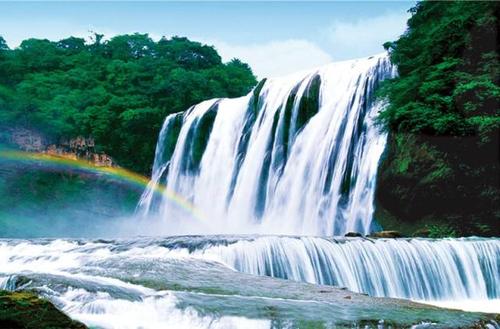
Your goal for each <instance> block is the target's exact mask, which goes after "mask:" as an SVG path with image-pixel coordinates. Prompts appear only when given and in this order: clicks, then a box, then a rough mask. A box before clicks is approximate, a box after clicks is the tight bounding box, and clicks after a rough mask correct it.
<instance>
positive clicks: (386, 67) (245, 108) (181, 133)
mask: <svg viewBox="0 0 500 329" xmlns="http://www.w3.org/2000/svg"><path fill="white" fill-rule="evenodd" d="M392 76H394V68H393V66H392V65H391V64H390V61H389V59H388V57H387V56H386V55H378V56H373V57H370V58H367V59H360V60H353V61H345V62H339V63H333V64H331V65H328V66H325V67H323V68H321V69H318V70H314V71H309V72H304V73H299V74H296V75H294V76H289V77H285V78H279V79H271V80H264V81H262V82H261V83H260V84H259V85H258V86H257V87H256V88H255V89H254V90H253V91H252V92H251V93H250V94H248V95H247V96H245V97H241V98H237V99H213V100H209V101H205V102H203V103H200V104H198V105H195V106H193V107H192V108H190V109H189V110H188V111H186V112H185V113H178V114H173V115H170V116H168V117H167V118H166V120H165V123H164V125H163V129H162V130H161V133H160V136H159V139H158V144H157V149H156V157H155V161H154V167H153V176H152V183H151V184H150V188H149V189H148V190H147V191H146V192H145V193H144V195H143V197H142V199H141V202H140V204H139V207H138V208H139V209H138V210H139V212H140V213H141V214H143V215H144V216H146V217H151V216H152V215H156V216H159V217H160V218H162V219H164V220H165V222H166V223H168V224H169V225H170V226H172V227H176V226H177V227H180V230H181V231H183V232H185V233H192V232H193V227H198V228H203V230H205V231H207V230H208V231H209V232H212V233H223V232H224V233H240V234H241V233H244V234H248V233H276V234H308V235H339V234H344V233H346V232H348V231H357V232H361V233H369V232H370V231H371V230H373V225H372V214H373V197H374V191H375V178H376V172H377V165H378V161H379V158H380V156H381V154H382V152H383V149H384V146H385V141H386V134H385V133H383V132H381V131H380V127H378V126H377V125H376V124H375V117H376V115H377V114H378V112H379V111H380V110H381V108H382V107H383V104H382V103H380V102H374V95H373V94H374V91H375V88H376V87H377V86H378V85H379V82H380V81H382V80H383V79H386V78H389V77H392ZM157 183H162V184H166V185H167V186H168V187H169V188H170V189H171V190H173V191H175V193H176V194H178V195H182V196H183V197H185V198H187V199H188V200H190V201H191V202H192V203H193V205H194V206H195V207H196V208H197V209H198V210H199V212H200V213H202V214H203V215H204V216H203V218H201V219H198V221H197V222H195V223H193V222H192V221H190V220H189V218H186V216H185V215H184V214H183V212H182V211H181V212H179V211H178V210H179V209H177V208H178V205H177V204H176V203H173V202H172V200H171V198H169V197H168V196H164V197H155V195H154V193H153V191H154V186H155V184H157Z"/></svg>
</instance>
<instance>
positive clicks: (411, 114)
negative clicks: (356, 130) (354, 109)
mask: <svg viewBox="0 0 500 329" xmlns="http://www.w3.org/2000/svg"><path fill="white" fill-rule="evenodd" d="M410 12H411V13H412V17H411V18H410V19H409V20H408V29H407V31H406V32H405V34H403V35H402V36H401V37H400V38H399V39H398V40H396V41H393V42H387V43H386V44H385V45H384V46H385V47H386V49H388V50H389V52H390V57H391V61H392V62H393V63H394V64H395V65H397V68H398V72H399V76H398V77H397V78H396V79H393V80H391V81H388V82H387V83H385V85H384V86H383V87H382V89H381V91H380V94H381V95H382V96H384V97H387V98H388V99H389V101H390V104H389V106H388V107H387V108H386V109H385V110H384V111H383V112H382V114H381V119H382V121H383V122H384V123H385V124H386V126H387V127H388V128H389V130H390V144H389V150H388V153H387V156H386V159H385V161H384V162H383V164H382V167H381V168H382V169H381V174H380V179H379V182H380V187H379V192H378V197H379V199H380V201H381V203H382V206H383V207H385V208H388V209H390V210H391V211H392V212H394V213H395V214H396V215H397V216H399V217H401V218H407V219H411V220H413V221H418V220H422V219H425V218H427V219H429V218H434V219H448V221H449V222H450V223H451V225H453V226H454V228H455V229H456V231H457V232H460V233H461V234H497V235H498V231H499V228H500V225H499V223H498V220H499V219H500V208H499V205H500V177H499V173H500V165H499V161H498V159H499V154H498V152H499V134H500V107H499V104H500V84H499V82H500V81H499V78H500V74H499V72H500V64H499V43H498V33H499V30H498V27H499V17H500V3H498V2H459V1H457V2H433V1H424V2H420V3H418V4H417V5H416V6H415V7H414V8H412V9H411V10H410ZM403 204H404V207H403V206H402V205H403Z"/></svg>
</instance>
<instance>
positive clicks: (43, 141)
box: [0, 127, 116, 167]
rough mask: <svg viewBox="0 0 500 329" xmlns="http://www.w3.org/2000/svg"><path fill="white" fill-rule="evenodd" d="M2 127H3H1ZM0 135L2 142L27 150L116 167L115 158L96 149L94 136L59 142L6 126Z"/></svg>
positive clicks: (39, 134) (22, 129) (36, 133)
mask: <svg viewBox="0 0 500 329" xmlns="http://www.w3.org/2000/svg"><path fill="white" fill-rule="evenodd" d="M0 129H3V128H2V127H0ZM3 130H4V131H3V132H2V133H3V134H1V135H0V142H5V143H8V144H12V145H15V146H16V147H17V148H19V149H20V150H23V151H26V152H36V153H45V154H49V155H54V156H58V157H63V158H67V159H71V160H79V159H81V160H86V161H89V162H91V163H93V164H94V165H96V166H102V167H114V166H116V163H115V162H114V161H113V159H112V158H111V157H110V156H109V155H107V154H105V153H103V152H98V151H97V149H96V144H95V140H94V139H93V138H92V137H83V136H77V137H75V138H71V139H61V140H59V142H56V141H49V138H48V137H47V136H44V135H43V134H41V133H38V132H36V131H34V130H30V129H25V128H20V127H16V128H6V129H3Z"/></svg>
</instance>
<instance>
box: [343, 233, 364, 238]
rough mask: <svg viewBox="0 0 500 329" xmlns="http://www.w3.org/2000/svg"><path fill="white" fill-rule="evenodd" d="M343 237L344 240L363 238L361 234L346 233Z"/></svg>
mask: <svg viewBox="0 0 500 329" xmlns="http://www.w3.org/2000/svg"><path fill="white" fill-rule="evenodd" d="M344 236H345V237H346V238H360V237H363V234H361V233H359V232H347V233H346V234H345V235H344Z"/></svg>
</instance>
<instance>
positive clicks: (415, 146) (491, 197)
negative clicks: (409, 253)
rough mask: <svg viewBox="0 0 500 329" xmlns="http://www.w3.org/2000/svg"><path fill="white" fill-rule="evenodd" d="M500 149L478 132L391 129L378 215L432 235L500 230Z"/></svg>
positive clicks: (408, 230)
mask: <svg viewBox="0 0 500 329" xmlns="http://www.w3.org/2000/svg"><path fill="white" fill-rule="evenodd" d="M497 159H498V150H496V151H495V150H494V149H491V148H483V149H482V148H480V147H478V146H477V141H476V139H475V138H457V137H430V136H424V135H413V134H402V133H392V134H390V136H389V141H388V145H387V149H386V151H385V154H384V157H383V159H382V162H381V165H380V167H379V175H378V186H377V193H376V202H377V205H376V213H375V219H376V220H377V221H378V222H379V224H381V226H382V227H383V228H384V229H387V230H391V229H395V230H398V231H401V232H402V233H404V234H405V235H424V236H431V237H442V236H462V235H481V236H498V235H499V234H500V227H499V225H498V220H499V216H500V209H499V195H500V185H499V172H498V170H497V169H498V162H497Z"/></svg>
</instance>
